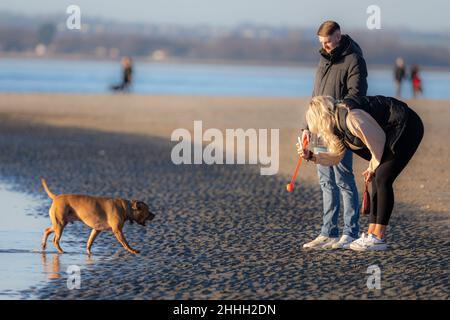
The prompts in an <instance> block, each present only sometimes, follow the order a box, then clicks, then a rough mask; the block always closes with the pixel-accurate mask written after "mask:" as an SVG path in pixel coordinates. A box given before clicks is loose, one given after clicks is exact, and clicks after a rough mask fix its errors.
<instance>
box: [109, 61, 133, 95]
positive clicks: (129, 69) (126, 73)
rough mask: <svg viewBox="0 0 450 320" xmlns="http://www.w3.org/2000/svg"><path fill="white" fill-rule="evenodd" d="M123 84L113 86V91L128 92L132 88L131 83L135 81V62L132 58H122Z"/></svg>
mask: <svg viewBox="0 0 450 320" xmlns="http://www.w3.org/2000/svg"><path fill="white" fill-rule="evenodd" d="M121 64H122V68H123V69H122V74H123V75H122V82H121V83H120V84H118V85H114V86H111V89H112V90H113V91H128V90H129V89H130V86H131V81H132V79H133V77H132V75H133V62H132V61H131V58H130V57H128V56H126V57H123V58H122V61H121Z"/></svg>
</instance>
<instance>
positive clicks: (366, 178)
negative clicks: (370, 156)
mask: <svg viewBox="0 0 450 320" xmlns="http://www.w3.org/2000/svg"><path fill="white" fill-rule="evenodd" d="M374 174H375V173H374V172H373V171H371V170H370V169H367V170H366V171H364V172H363V173H362V175H363V176H364V182H365V183H369V182H371V181H372V179H373V176H374Z"/></svg>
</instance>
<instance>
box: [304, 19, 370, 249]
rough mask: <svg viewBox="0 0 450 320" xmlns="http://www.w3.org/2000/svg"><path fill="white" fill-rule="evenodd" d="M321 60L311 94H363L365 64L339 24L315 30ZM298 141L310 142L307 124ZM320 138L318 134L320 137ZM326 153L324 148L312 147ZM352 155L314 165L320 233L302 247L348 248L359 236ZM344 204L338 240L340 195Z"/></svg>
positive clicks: (364, 92) (365, 76)
mask: <svg viewBox="0 0 450 320" xmlns="http://www.w3.org/2000/svg"><path fill="white" fill-rule="evenodd" d="M317 35H318V38H319V41H320V43H321V45H322V48H321V49H320V60H319V65H318V67H317V72H316V77H315V82H314V90H313V94H312V95H313V97H314V96H323V95H326V96H331V97H333V98H334V99H344V98H349V97H357V96H365V95H366V93H367V66H366V62H365V60H364V57H363V53H362V50H361V48H360V47H359V45H358V44H357V43H356V42H355V41H354V40H353V39H352V38H350V36H348V35H345V34H342V33H341V28H340V26H339V24H338V23H336V22H334V21H325V22H324V23H322V25H321V26H320V27H319V30H318V31H317ZM302 129H304V130H303V133H302V138H301V141H305V140H307V141H309V138H310V132H309V130H308V127H307V124H306V123H305V122H304V123H303V126H302ZM319 138H320V137H319ZM314 151H315V152H326V151H327V150H326V148H323V147H317V148H314ZM352 167H353V155H352V152H350V151H347V152H345V154H344V157H343V158H342V160H341V161H339V162H338V163H336V165H333V166H322V165H318V166H317V172H318V175H319V182H320V187H321V189H322V197H323V223H322V229H321V232H320V235H319V236H318V237H317V238H315V239H314V240H312V241H310V242H308V243H305V244H304V245H303V248H308V249H309V248H317V249H339V248H344V249H347V248H349V246H350V243H352V241H353V240H355V239H356V238H358V237H359V199H358V190H357V188H356V183H355V177H354V175H353V168H352ZM341 195H342V199H343V204H344V206H343V207H344V229H343V232H342V236H341V237H340V239H339V228H338V218H339V211H340V196H341Z"/></svg>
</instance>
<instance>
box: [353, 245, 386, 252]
mask: <svg viewBox="0 0 450 320" xmlns="http://www.w3.org/2000/svg"><path fill="white" fill-rule="evenodd" d="M349 249H352V250H354V251H359V252H361V251H386V250H387V246H385V247H368V248H366V247H351V246H350V247H349Z"/></svg>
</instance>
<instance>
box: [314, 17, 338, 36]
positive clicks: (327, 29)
mask: <svg viewBox="0 0 450 320" xmlns="http://www.w3.org/2000/svg"><path fill="white" fill-rule="evenodd" d="M336 30H341V27H340V26H339V24H338V23H337V22H336V21H331V20H328V21H325V22H324V23H322V24H321V25H320V27H319V30H317V35H318V36H321V37H328V36H331V35H332V34H333V33H334V32H335V31H336Z"/></svg>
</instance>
